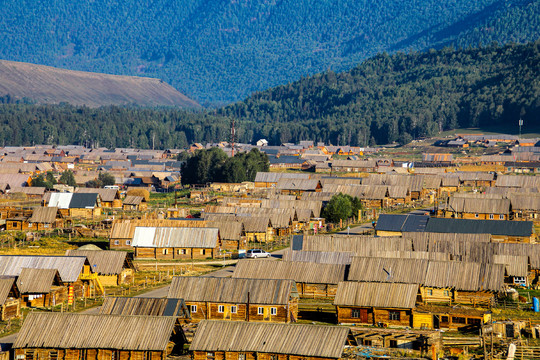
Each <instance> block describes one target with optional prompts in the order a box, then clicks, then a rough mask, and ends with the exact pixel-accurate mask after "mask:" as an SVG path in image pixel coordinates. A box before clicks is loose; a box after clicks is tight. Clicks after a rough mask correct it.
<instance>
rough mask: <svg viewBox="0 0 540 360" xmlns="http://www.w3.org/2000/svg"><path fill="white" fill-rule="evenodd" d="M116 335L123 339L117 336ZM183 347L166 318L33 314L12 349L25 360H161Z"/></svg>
mask: <svg viewBox="0 0 540 360" xmlns="http://www.w3.org/2000/svg"><path fill="white" fill-rule="evenodd" d="M149 329H152V331H148V330H149ZM122 333H124V334H129V336H118V335H119V334H122ZM90 334H99V336H89V335H90ZM185 343H186V339H185V336H184V332H183V331H182V328H181V326H180V325H179V324H177V323H176V318H174V317H170V316H119V315H88V314H70V313H43V312H41V313H39V312H35V313H30V314H28V316H27V317H26V319H25V321H24V323H23V326H22V328H21V330H20V332H19V335H18V336H17V340H16V341H15V343H14V344H13V349H14V353H15V357H16V358H17V359H27V360H29V359H39V358H51V357H53V358H55V359H58V360H69V359H73V358H75V359H100V360H117V359H152V360H165V358H166V357H167V356H168V355H171V354H173V355H175V354H180V353H181V352H182V349H183V346H184V344H185Z"/></svg>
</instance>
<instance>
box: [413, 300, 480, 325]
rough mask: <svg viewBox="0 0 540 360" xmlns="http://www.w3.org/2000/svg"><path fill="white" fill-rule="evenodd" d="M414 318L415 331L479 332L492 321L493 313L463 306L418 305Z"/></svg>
mask: <svg viewBox="0 0 540 360" xmlns="http://www.w3.org/2000/svg"><path fill="white" fill-rule="evenodd" d="M412 317H413V325H412V327H413V328H415V329H434V330H439V329H443V330H468V331H473V330H476V331H478V329H479V328H480V327H481V326H482V325H485V324H488V323H489V322H490V321H491V311H488V310H482V309H478V308H469V307H462V306H440V305H418V306H417V307H416V308H415V309H414V310H413V314H412Z"/></svg>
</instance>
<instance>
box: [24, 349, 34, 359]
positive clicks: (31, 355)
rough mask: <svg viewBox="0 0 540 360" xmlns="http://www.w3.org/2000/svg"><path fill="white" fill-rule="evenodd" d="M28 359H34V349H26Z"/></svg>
mask: <svg viewBox="0 0 540 360" xmlns="http://www.w3.org/2000/svg"><path fill="white" fill-rule="evenodd" d="M26 360H34V350H26Z"/></svg>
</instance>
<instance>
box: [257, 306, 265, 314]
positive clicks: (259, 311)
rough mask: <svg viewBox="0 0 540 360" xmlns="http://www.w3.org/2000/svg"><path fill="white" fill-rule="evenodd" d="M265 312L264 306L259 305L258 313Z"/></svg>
mask: <svg viewBox="0 0 540 360" xmlns="http://www.w3.org/2000/svg"><path fill="white" fill-rule="evenodd" d="M263 314H264V308H263V307H261V306H259V307H258V308H257V315H263Z"/></svg>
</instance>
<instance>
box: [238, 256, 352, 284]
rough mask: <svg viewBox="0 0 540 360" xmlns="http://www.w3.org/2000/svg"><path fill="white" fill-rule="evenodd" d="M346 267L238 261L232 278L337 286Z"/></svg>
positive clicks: (284, 262) (343, 276) (342, 278)
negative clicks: (291, 280) (290, 280)
mask: <svg viewBox="0 0 540 360" xmlns="http://www.w3.org/2000/svg"><path fill="white" fill-rule="evenodd" d="M345 271H346V265H343V264H320V263H310V262H291V261H273V260H258V261H252V260H250V259H245V260H240V261H239V262H238V263H237V264H236V267H235V269H234V273H233V278H251V279H293V280H294V281H296V282H298V283H308V284H337V283H339V282H340V281H343V280H345Z"/></svg>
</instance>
